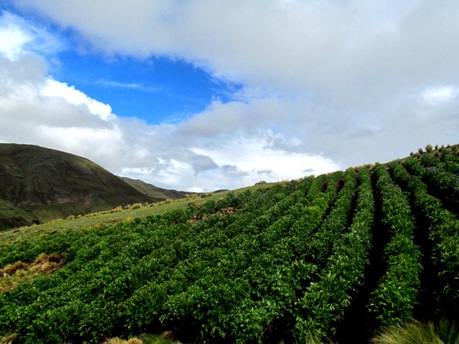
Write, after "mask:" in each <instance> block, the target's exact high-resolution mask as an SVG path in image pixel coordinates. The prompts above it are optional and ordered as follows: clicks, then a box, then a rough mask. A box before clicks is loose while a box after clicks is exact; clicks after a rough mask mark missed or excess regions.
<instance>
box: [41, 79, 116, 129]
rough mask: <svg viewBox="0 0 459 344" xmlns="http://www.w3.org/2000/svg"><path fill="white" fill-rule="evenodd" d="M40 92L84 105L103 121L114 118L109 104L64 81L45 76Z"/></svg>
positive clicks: (74, 103)
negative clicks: (44, 82)
mask: <svg viewBox="0 0 459 344" xmlns="http://www.w3.org/2000/svg"><path fill="white" fill-rule="evenodd" d="M40 93H41V94H42V95H43V96H47V97H60V98H62V99H64V100H65V101H67V102H68V103H69V104H73V105H85V106H86V107H87V108H88V110H89V112H90V113H91V114H93V115H96V116H99V117H100V118H102V119H103V120H104V121H108V120H109V119H114V118H115V116H114V115H113V114H112V108H111V107H110V105H107V104H104V103H101V102H99V101H97V100H94V99H92V98H90V97H88V96H87V95H86V94H84V93H83V92H81V91H78V90H76V89H75V87H73V86H69V85H67V84H65V83H62V82H59V81H56V80H53V79H50V78H47V79H46V85H45V86H44V87H43V88H42V89H41V90H40Z"/></svg>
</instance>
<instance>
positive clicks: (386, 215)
mask: <svg viewBox="0 0 459 344" xmlns="http://www.w3.org/2000/svg"><path fill="white" fill-rule="evenodd" d="M374 174H375V176H376V192H377V193H378V197H380V199H381V201H382V214H383V223H384V225H385V227H386V228H385V229H386V230H387V231H388V232H389V236H390V238H389V242H388V243H387V245H386V247H385V249H384V259H385V263H386V265H387V266H386V270H385V273H384V274H383V276H382V278H381V280H380V281H379V283H378V286H377V287H376V289H375V290H374V291H373V292H372V297H371V300H370V305H369V310H370V312H371V313H373V314H374V315H375V317H376V319H378V320H379V322H380V324H381V326H388V325H398V324H401V323H402V322H403V321H405V320H407V319H410V318H412V312H413V309H414V305H415V301H416V298H417V296H418V293H419V291H420V274H421V271H422V265H421V263H420V262H421V251H420V247H419V246H417V245H416V244H415V243H414V233H413V230H414V223H413V220H412V216H411V215H412V214H411V209H410V205H409V202H408V199H407V198H406V196H405V195H404V193H403V191H402V190H401V189H400V187H399V186H397V184H395V183H394V182H393V181H392V179H391V178H390V176H389V173H388V172H387V170H386V167H385V166H384V165H377V166H376V167H375V169H374Z"/></svg>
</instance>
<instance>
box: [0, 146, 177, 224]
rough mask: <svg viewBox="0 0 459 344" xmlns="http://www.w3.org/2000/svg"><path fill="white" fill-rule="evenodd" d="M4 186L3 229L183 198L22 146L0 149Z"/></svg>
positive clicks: (82, 160) (0, 210) (0, 194)
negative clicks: (128, 205)
mask: <svg viewBox="0 0 459 344" xmlns="http://www.w3.org/2000/svg"><path fill="white" fill-rule="evenodd" d="M0 185H2V187H1V188H0V230H2V229H7V228H14V227H19V226H25V225H31V224H33V223H35V224H38V223H44V222H48V221H51V220H55V219H65V218H67V217H68V216H69V215H75V216H76V215H82V214H87V213H92V212H96V211H102V210H109V209H112V208H115V207H117V206H125V205H127V204H134V203H146V202H150V203H151V202H157V201H161V200H164V199H166V198H172V199H175V198H179V197H184V196H185V194H184V193H181V192H178V191H174V190H164V189H160V188H156V187H154V186H152V185H148V184H145V183H142V184H141V183H140V182H139V181H133V180H129V183H127V182H126V181H125V180H122V179H121V178H119V177H117V176H115V175H113V174H111V173H110V172H108V171H106V170H105V169H103V168H102V167H100V166H98V165H96V164H95V163H93V162H91V161H89V160H87V159H85V158H82V157H79V156H75V155H72V154H68V153H64V152H60V151H56V150H52V149H46V148H42V147H38V146H32V145H19V144H0ZM149 194H151V196H150V195H149Z"/></svg>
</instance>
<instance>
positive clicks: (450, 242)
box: [0, 146, 459, 344]
mask: <svg viewBox="0 0 459 344" xmlns="http://www.w3.org/2000/svg"><path fill="white" fill-rule="evenodd" d="M458 176H459V146H452V147H446V148H445V147H441V148H438V149H434V148H432V147H431V146H428V147H427V148H426V150H425V151H419V152H417V153H413V154H411V156H409V157H407V158H404V159H400V160H396V161H392V162H390V163H387V164H375V165H367V166H360V167H356V168H349V169H347V170H346V171H336V172H334V173H330V174H324V175H320V176H311V177H308V178H304V179H302V180H292V181H290V182H284V183H277V184H269V185H257V186H256V187H254V188H248V189H246V190H244V191H242V192H238V193H235V192H228V193H225V194H218V198H213V197H216V196H215V195H214V196H212V197H209V199H208V200H207V201H204V200H203V199H202V198H201V196H199V197H197V196H196V197H190V198H189V199H187V200H186V202H183V200H181V201H176V202H181V203H180V204H181V206H180V207H176V208H175V209H173V210H171V211H167V212H163V213H155V214H154V215H151V216H146V217H143V218H134V219H132V220H130V221H126V222H124V223H118V224H115V225H107V226H98V227H94V228H93V229H89V230H88V229H86V230H70V229H72V228H73V227H72V222H71V221H68V222H66V221H64V222H63V223H68V230H58V231H54V232H48V233H46V234H45V235H36V236H28V237H26V236H20V234H21V232H22V231H27V229H26V228H25V229H22V230H21V231H18V233H16V234H17V235H18V236H17V237H16V239H15V238H14V237H9V238H8V240H3V236H2V233H0V267H1V269H0V276H1V277H0V290H1V291H2V292H0V335H1V336H4V337H8V338H12V337H15V339H14V343H32V342H33V343H35V342H36V343H62V342H78V343H79V342H88V343H89V342H92V343H97V342H101V341H102V340H104V339H105V338H109V337H115V336H119V337H124V338H129V337H131V336H135V335H139V334H144V333H151V334H160V333H162V332H167V333H168V336H169V337H170V336H172V334H173V335H174V336H175V337H176V338H177V339H178V340H180V341H182V342H186V343H235V342H237V343H254V342H263V343H279V342H282V341H283V342H284V343H333V342H334V343H353V344H354V343H357V344H358V343H368V342H369V341H370V340H371V339H372V338H374V337H375V336H378V335H379V334H380V333H381V332H382V331H385V329H387V328H388V327H389V326H400V325H402V324H404V323H405V322H406V321H409V320H412V319H418V320H420V321H422V322H426V321H433V322H434V323H438V322H439V321H440V319H441V318H446V319H448V320H449V321H451V322H454V321H456V322H457V321H459V316H458V314H459V279H458V276H459V261H458V259H457V257H458V256H459V245H458V243H459V210H458V209H459V191H458V190H459V188H458ZM173 203H174V202H172V203H169V204H173ZM164 206H166V204H165V205H164ZM160 207H161V206H157V207H155V208H156V209H159V208H160ZM13 234H14V233H13ZM45 267H46V268H45ZM412 324H416V323H412ZM442 324H443V323H442ZM431 329H432V331H434V332H435V331H438V336H439V337H440V338H441V340H442V342H443V343H456V340H457V338H459V333H458V332H457V329H456V330H455V329H454V328H453V327H448V328H446V329H445V327H443V329H442V330H439V329H438V328H434V327H431ZM432 331H431V332H432ZM392 332H393V331H392ZM454 336H455V338H453V337H454ZM429 338H430V339H429ZM429 338H426V339H425V340H424V341H422V340H421V341H418V342H425V343H431V342H439V343H440V341H439V340H436V341H433V340H432V338H431V337H429ZM399 342H400V341H399V340H397V341H392V343H399ZM379 343H387V342H379Z"/></svg>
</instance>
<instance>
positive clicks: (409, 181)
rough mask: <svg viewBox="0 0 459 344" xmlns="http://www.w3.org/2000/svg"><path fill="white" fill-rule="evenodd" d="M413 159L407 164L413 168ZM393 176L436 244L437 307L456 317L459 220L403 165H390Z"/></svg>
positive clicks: (434, 255)
mask: <svg viewBox="0 0 459 344" xmlns="http://www.w3.org/2000/svg"><path fill="white" fill-rule="evenodd" d="M412 159H414V158H409V159H407V161H406V162H405V164H406V165H408V166H409V165H410V164H412V163H413V162H412V161H410V160H412ZM389 166H390V169H391V173H392V174H393V176H394V178H395V179H396V180H397V182H398V183H400V185H402V186H403V187H404V188H406V189H407V190H408V191H409V192H410V194H411V195H412V199H413V205H414V207H415V208H416V210H417V211H418V212H419V213H420V214H422V215H423V219H424V220H425V221H426V222H427V225H428V230H429V239H430V241H431V243H432V253H431V254H432V257H433V260H434V264H435V270H436V272H437V275H438V278H439V280H440V283H439V284H440V285H441V286H442V287H441V290H440V291H438V293H439V294H438V295H437V298H438V300H437V305H439V306H440V307H441V308H442V309H440V311H441V312H444V313H446V314H454V313H456V314H457V312H458V311H459V302H458V300H459V292H458V290H459V280H458V278H457V276H458V271H459V261H458V259H457V257H459V245H458V243H459V220H458V219H457V217H456V216H455V215H454V214H453V213H451V212H450V211H448V210H446V209H445V208H444V207H443V205H442V203H441V201H440V200H439V199H437V198H435V197H433V196H432V195H430V194H429V192H428V188H427V186H426V184H425V183H423V182H422V181H421V180H420V179H419V178H418V177H416V176H413V175H410V174H409V173H408V172H407V170H406V169H405V168H404V166H403V165H402V164H401V163H399V162H393V163H391V164H389Z"/></svg>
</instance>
